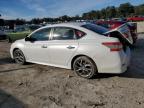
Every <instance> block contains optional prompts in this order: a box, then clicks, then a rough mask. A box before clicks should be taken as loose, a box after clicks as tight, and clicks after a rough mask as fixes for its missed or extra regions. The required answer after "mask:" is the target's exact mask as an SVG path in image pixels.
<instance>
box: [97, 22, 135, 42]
mask: <svg viewBox="0 0 144 108" xmlns="http://www.w3.org/2000/svg"><path fill="white" fill-rule="evenodd" d="M96 24H97V25H100V26H103V27H106V28H108V29H110V30H112V29H115V28H117V27H119V26H121V25H123V24H126V25H127V26H128V27H129V29H130V32H131V35H132V38H133V42H134V43H136V40H137V26H136V25H135V24H133V23H127V22H126V21H116V20H110V21H97V22H96Z"/></svg>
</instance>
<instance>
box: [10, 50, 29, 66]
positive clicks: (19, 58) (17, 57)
mask: <svg viewBox="0 0 144 108" xmlns="http://www.w3.org/2000/svg"><path fill="white" fill-rule="evenodd" d="M13 58H14V61H15V62H16V63H18V64H21V65H23V64H25V63H26V59H25V56H24V54H23V52H22V51H21V50H20V49H16V50H14V52H13Z"/></svg>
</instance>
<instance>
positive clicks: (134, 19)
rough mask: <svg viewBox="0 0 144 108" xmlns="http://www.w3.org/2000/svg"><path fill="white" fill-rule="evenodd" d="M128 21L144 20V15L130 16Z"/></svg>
mask: <svg viewBox="0 0 144 108" xmlns="http://www.w3.org/2000/svg"><path fill="white" fill-rule="evenodd" d="M127 21H132V22H136V21H144V17H143V16H134V17H128V18H127Z"/></svg>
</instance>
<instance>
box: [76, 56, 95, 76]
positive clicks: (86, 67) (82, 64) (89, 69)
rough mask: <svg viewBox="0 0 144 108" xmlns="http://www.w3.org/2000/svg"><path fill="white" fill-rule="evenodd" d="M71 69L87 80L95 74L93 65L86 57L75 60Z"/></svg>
mask: <svg viewBox="0 0 144 108" xmlns="http://www.w3.org/2000/svg"><path fill="white" fill-rule="evenodd" d="M73 69H74V71H75V72H76V74H77V75H79V76H81V77H83V78H88V79H89V78H92V77H94V76H95V75H96V73H97V67H96V65H95V63H94V62H93V61H92V60H91V59H90V58H88V57H86V56H81V57H78V58H76V59H75V61H74V63H73Z"/></svg>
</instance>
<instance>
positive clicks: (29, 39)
mask: <svg viewBox="0 0 144 108" xmlns="http://www.w3.org/2000/svg"><path fill="white" fill-rule="evenodd" d="M25 41H30V42H34V41H36V39H35V38H31V37H26V38H25Z"/></svg>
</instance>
